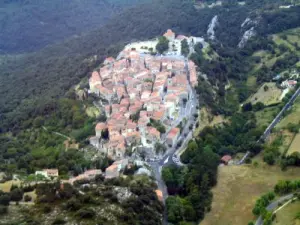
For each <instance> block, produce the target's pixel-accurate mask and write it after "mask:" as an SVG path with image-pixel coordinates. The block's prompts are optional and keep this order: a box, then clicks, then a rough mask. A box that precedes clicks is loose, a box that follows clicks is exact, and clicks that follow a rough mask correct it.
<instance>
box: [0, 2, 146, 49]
mask: <svg viewBox="0 0 300 225" xmlns="http://www.w3.org/2000/svg"><path fill="white" fill-rule="evenodd" d="M145 1H147V0H142V1H137V0H127V1H120V0H102V1H97V0H90V1H82V0H76V1H60V0H52V1H47V0H38V1H37V0H33V1H19V0H13V1H4V2H2V3H0V53H1V52H3V53H14V52H24V51H25V52H26V51H33V50H37V49H40V48H42V47H44V46H46V45H48V44H52V43H55V42H57V41H61V40H63V39H64V38H67V37H70V36H72V35H77V34H80V33H81V32H86V31H89V30H92V29H95V28H99V27H100V26H102V25H104V24H106V23H107V22H108V21H109V19H110V18H112V17H113V16H114V15H116V14H118V13H120V12H121V11H122V10H123V9H124V8H127V7H129V6H133V5H135V4H137V3H142V2H145Z"/></svg>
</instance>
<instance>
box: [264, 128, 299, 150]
mask: <svg viewBox="0 0 300 225" xmlns="http://www.w3.org/2000/svg"><path fill="white" fill-rule="evenodd" d="M294 136H295V134H294V133H291V132H289V131H288V130H280V131H277V132H273V133H272V134H271V135H270V137H269V138H268V144H271V143H272V142H274V141H275V140H276V139H277V138H279V139H281V145H280V147H279V151H280V153H282V154H285V153H286V152H287V150H288V148H289V147H290V145H291V143H292V141H293V139H294Z"/></svg>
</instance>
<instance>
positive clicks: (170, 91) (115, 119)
mask: <svg viewBox="0 0 300 225" xmlns="http://www.w3.org/2000/svg"><path fill="white" fill-rule="evenodd" d="M165 36H166V37H167V38H168V39H169V40H171V41H173V42H175V41H176V43H177V42H179V43H180V40H179V39H184V38H185V37H180V36H178V37H177V39H176V40H175V34H174V33H173V31H171V30H168V31H167V32H166V33H165ZM178 38H179V39H178ZM120 56H121V58H120V57H119V58H120V59H118V60H116V59H114V58H111V57H109V58H107V59H106V60H105V62H104V66H103V67H101V68H100V70H99V71H100V72H98V71H94V72H93V73H92V76H91V78H90V80H89V83H90V92H93V93H95V94H97V95H99V96H100V97H101V99H102V102H101V103H102V105H103V109H104V112H105V114H106V116H107V118H108V119H107V121H106V122H105V123H98V124H97V125H96V127H95V133H96V136H95V137H90V139H89V140H90V143H91V144H92V145H93V146H95V147H96V148H98V149H99V151H102V152H104V153H106V154H107V155H108V156H109V157H110V158H112V159H120V158H123V157H125V152H126V149H128V148H130V146H133V145H137V144H140V143H142V145H144V146H148V147H152V148H153V146H154V145H155V143H156V142H158V141H160V132H159V131H158V130H156V129H155V128H154V127H151V126H148V125H149V122H150V118H151V119H153V120H156V121H161V122H162V123H163V124H165V125H166V126H170V125H171V120H174V119H176V118H177V117H178V112H179V109H180V107H182V102H185V100H188V98H189V96H190V94H191V93H190V91H191V88H189V84H190V83H191V85H193V84H195V85H196V82H197V77H196V68H195V65H194V64H193V63H192V62H191V61H189V62H188V63H189V64H188V65H189V73H187V71H186V69H187V68H186V67H185V62H184V60H182V59H174V57H160V56H159V57H158V56H152V55H147V54H146V55H145V54H140V53H139V52H138V51H135V50H130V49H126V50H124V51H122V53H121V54H120ZM122 57H123V58H122ZM188 75H189V76H188ZM105 100H106V101H105ZM133 120H134V121H133ZM106 129H108V134H109V138H108V139H107V140H102V139H101V134H102V132H103V131H104V130H106ZM179 133H180V132H179V129H178V128H173V129H171V131H170V132H169V133H168V135H167V140H166V142H167V143H168V144H169V145H171V146H174V145H175V144H176V142H177V139H178V137H179V135H180V134H179ZM100 149H101V150H100Z"/></svg>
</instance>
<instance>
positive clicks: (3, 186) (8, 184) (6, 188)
mask: <svg viewBox="0 0 300 225" xmlns="http://www.w3.org/2000/svg"><path fill="white" fill-rule="evenodd" d="M13 184H14V185H17V186H19V185H20V181H16V180H10V181H6V182H5V183H0V190H1V191H3V192H10V188H11V186H12V185H13Z"/></svg>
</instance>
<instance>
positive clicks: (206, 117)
mask: <svg viewBox="0 0 300 225" xmlns="http://www.w3.org/2000/svg"><path fill="white" fill-rule="evenodd" d="M199 115H200V116H199V117H198V122H199V127H198V128H196V129H195V132H194V136H198V135H199V133H200V132H201V130H203V128H204V127H206V126H211V127H213V126H215V125H219V124H222V123H223V122H226V119H225V118H224V117H223V116H221V115H219V116H212V114H211V113H210V112H209V111H207V109H206V108H205V107H203V108H201V110H200V113H199Z"/></svg>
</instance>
